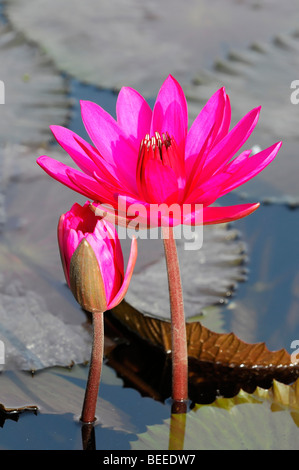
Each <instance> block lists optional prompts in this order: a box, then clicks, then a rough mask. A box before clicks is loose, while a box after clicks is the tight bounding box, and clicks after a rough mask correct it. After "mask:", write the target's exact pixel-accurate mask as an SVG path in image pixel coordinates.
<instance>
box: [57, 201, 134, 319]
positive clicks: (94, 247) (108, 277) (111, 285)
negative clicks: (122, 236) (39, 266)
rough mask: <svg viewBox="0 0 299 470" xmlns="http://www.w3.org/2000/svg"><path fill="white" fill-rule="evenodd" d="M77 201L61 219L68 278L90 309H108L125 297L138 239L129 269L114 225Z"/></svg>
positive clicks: (62, 252)
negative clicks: (125, 269) (125, 267)
mask: <svg viewBox="0 0 299 470" xmlns="http://www.w3.org/2000/svg"><path fill="white" fill-rule="evenodd" d="M89 205H90V203H89V202H86V203H85V204H84V206H83V207H82V206H80V205H79V204H77V203H76V204H74V205H73V206H72V208H71V210H70V211H68V212H67V213H65V214H62V215H61V217H60V219H59V223H58V245H59V250H60V256H61V260H62V265H63V269H64V274H65V278H66V281H67V283H68V285H69V287H70V289H71V291H72V293H73V295H74V297H75V298H76V300H77V301H78V303H79V304H80V305H81V306H82V307H83V308H84V309H85V310H87V311H89V312H105V311H106V310H109V309H111V308H113V307H115V306H116V305H118V304H119V303H120V302H121V301H122V299H123V298H124V296H125V294H126V292H127V290H128V287H129V283H130V280H131V277H132V274H133V270H134V266H135V262H136V258H137V240H136V238H133V239H132V244H131V253H130V257H129V261H128V266H127V271H126V274H124V261H123V253H122V249H121V245H120V241H119V238H118V235H117V232H116V230H115V228H114V226H113V225H111V224H110V223H109V222H107V221H106V220H104V219H100V218H98V217H96V216H95V215H94V213H93V212H92V211H91V210H90V208H89Z"/></svg>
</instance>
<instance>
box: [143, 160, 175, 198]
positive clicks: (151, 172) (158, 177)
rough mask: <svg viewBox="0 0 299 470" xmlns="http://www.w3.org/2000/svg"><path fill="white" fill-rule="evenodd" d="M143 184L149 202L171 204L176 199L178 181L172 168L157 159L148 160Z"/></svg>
mask: <svg viewBox="0 0 299 470" xmlns="http://www.w3.org/2000/svg"><path fill="white" fill-rule="evenodd" d="M144 185H145V188H146V193H147V194H148V196H149V198H150V199H149V201H148V202H151V203H157V204H159V203H163V202H165V203H167V204H172V203H173V202H177V199H178V182H177V177H176V175H175V173H174V171H173V169H172V168H170V167H169V166H167V165H163V163H162V162H161V161H159V160H149V161H148V162H147V164H146V168H145V174H144Z"/></svg>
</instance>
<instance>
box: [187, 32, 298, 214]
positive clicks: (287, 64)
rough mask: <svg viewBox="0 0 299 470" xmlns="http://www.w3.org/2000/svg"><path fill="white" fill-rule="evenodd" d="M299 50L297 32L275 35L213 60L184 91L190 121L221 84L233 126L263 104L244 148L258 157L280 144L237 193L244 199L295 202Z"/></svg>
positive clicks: (296, 201) (296, 202)
mask: <svg viewBox="0 0 299 470" xmlns="http://www.w3.org/2000/svg"><path fill="white" fill-rule="evenodd" d="M298 52H299V34H298V30H294V31H293V32H292V33H286V34H277V33H276V34H275V36H274V37H273V39H272V40H271V41H267V42H265V41H264V42H263V41H261V40H258V41H256V42H254V43H252V44H251V46H250V47H249V48H248V49H237V48H235V49H233V48H231V49H230V50H229V52H228V54H227V57H226V58H224V59H223V58H220V59H218V60H215V61H214V63H213V67H212V68H211V69H205V70H201V71H198V73H197V74H195V75H194V81H193V83H192V84H191V85H190V86H187V87H186V94H187V98H188V101H189V112H190V114H191V116H192V118H195V116H196V115H197V114H198V107H199V106H200V104H202V105H203V104H204V103H205V102H206V100H207V99H208V98H209V97H210V96H211V94H212V93H213V92H214V91H215V90H217V89H218V88H220V87H222V86H225V89H226V92H227V93H228V94H229V96H230V99H231V105H232V122H233V123H234V124H236V123H237V121H238V120H239V119H241V118H242V117H243V116H244V114H245V113H246V112H248V111H249V110H251V109H252V108H254V107H255V106H260V105H261V106H262V111H261V117H260V120H259V122H258V125H257V127H256V128H255V130H254V133H253V134H252V136H251V137H250V140H249V143H250V145H249V144H248V146H247V147H246V148H251V147H252V148H253V152H255V153H256V152H258V151H259V150H261V149H263V148H266V147H268V146H269V145H270V144H271V143H273V142H277V141H280V140H282V141H283V146H282V149H281V150H280V152H279V156H278V157H277V158H276V159H275V161H274V162H272V163H271V165H269V167H267V169H266V170H264V171H262V172H261V173H260V174H259V175H258V176H257V177H256V178H254V179H253V180H251V181H250V182H248V183H246V185H245V186H242V188H238V189H236V191H237V192H238V193H239V194H240V193H241V194H242V196H243V197H245V196H247V197H248V196H250V197H255V198H256V197H257V196H258V197H259V199H261V198H263V199H265V200H267V202H271V201H273V202H280V203H281V202H283V203H287V204H289V205H291V206H292V207H293V206H294V205H296V206H297V205H298V203H299V198H298V184H297V154H298V151H297V148H298V126H299V113H298V105H296V101H297V95H298V91H296V90H298V83H297V82H295V79H296V77H297V75H298V67H299V54H298ZM293 82H294V83H293ZM296 83H297V85H296ZM296 93H297V94H296ZM292 96H293V97H292Z"/></svg>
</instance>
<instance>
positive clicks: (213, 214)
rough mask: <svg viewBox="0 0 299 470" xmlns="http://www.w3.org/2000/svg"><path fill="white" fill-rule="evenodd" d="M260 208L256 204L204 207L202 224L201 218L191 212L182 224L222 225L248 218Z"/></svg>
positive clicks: (185, 216) (186, 215)
mask: <svg viewBox="0 0 299 470" xmlns="http://www.w3.org/2000/svg"><path fill="white" fill-rule="evenodd" d="M259 206H260V204H259V203H256V204H239V205H236V206H226V207H216V206H215V207H211V206H209V207H204V208H203V212H202V215H201V217H202V222H201V217H199V216H198V214H197V213H196V212H195V211H191V212H190V213H187V214H185V215H184V220H183V222H182V223H184V224H187V225H197V224H198V223H202V224H203V225H212V224H220V223H221V224H222V223H226V222H231V221H233V220H237V219H241V218H243V217H246V216H247V215H250V214H252V213H253V212H254V211H255V210H256V209H257V208H258V207H259Z"/></svg>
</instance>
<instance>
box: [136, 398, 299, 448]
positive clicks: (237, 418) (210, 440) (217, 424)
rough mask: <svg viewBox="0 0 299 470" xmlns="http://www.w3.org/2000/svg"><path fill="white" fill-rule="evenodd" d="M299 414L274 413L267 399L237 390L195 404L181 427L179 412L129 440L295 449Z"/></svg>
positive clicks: (156, 444) (154, 445)
mask: <svg viewBox="0 0 299 470" xmlns="http://www.w3.org/2000/svg"><path fill="white" fill-rule="evenodd" d="M298 417H299V415H298V411H297V410H296V411H295V412H294V411H290V410H289V409H280V410H279V411H276V412H273V410H272V403H271V401H270V400H268V399H262V398H260V397H257V396H254V395H248V394H247V393H246V392H244V391H240V393H239V394H238V396H236V397H234V398H219V399H217V400H216V401H215V402H214V403H213V404H210V405H196V406H195V407H194V408H193V409H192V410H191V411H189V412H188V413H187V414H186V416H185V423H184V426H182V423H181V422H180V421H179V420H181V417H180V416H178V415H172V416H171V417H170V418H169V419H167V420H165V421H164V423H163V424H158V425H154V426H149V427H148V429H147V431H146V432H145V433H141V434H140V435H139V436H138V440H137V441H132V442H131V449H132V450H141V449H142V450H174V449H175V450H178V449H180V450H193V451H194V450H298V449H299V429H298V426H297V424H296V423H298ZM245 423H246V425H245ZM282 430H283V432H282ZM178 443H179V444H180V447H178Z"/></svg>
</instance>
